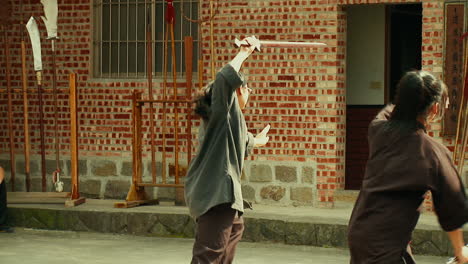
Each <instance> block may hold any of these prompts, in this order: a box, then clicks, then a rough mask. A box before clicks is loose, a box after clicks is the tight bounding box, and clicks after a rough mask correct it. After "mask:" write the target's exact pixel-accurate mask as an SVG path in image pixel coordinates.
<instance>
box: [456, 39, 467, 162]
mask: <svg viewBox="0 0 468 264" xmlns="http://www.w3.org/2000/svg"><path fill="white" fill-rule="evenodd" d="M465 54H467V55H468V45H465ZM464 65H465V68H464V69H465V72H464V74H465V76H464V80H465V82H464V86H465V88H466V87H468V74H467V70H468V58H467V59H465V64H464ZM467 96H468V95H467ZM464 101H465V89H463V90H462V93H461V100H460V107H459V109H458V118H457V120H458V123H457V132H456V136H455V148H454V150H453V160H454V161H457V159H458V150H459V147H460V144H458V142H459V140H460V132H461V131H462V129H463V125H462V122H461V120H463V105H464V104H463V103H464Z"/></svg>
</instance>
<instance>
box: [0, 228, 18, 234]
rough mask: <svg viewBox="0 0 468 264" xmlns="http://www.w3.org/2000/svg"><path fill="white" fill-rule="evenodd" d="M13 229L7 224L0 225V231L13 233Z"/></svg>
mask: <svg viewBox="0 0 468 264" xmlns="http://www.w3.org/2000/svg"><path fill="white" fill-rule="evenodd" d="M14 232H15V229H13V228H12V227H9V226H0V233H14Z"/></svg>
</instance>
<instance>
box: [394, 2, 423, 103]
mask: <svg viewBox="0 0 468 264" xmlns="http://www.w3.org/2000/svg"><path fill="white" fill-rule="evenodd" d="M387 26H388V31H387V34H388V36H387V41H388V42H387V43H388V44H389V45H388V49H387V63H388V64H387V65H388V71H387V74H388V76H389V79H388V80H389V82H388V86H387V99H388V100H386V101H387V102H392V101H393V98H394V96H395V92H396V86H397V84H398V80H400V78H401V77H402V76H403V74H405V73H406V72H407V71H411V70H420V69H421V61H422V60H421V52H422V51H421V42H422V4H401V5H389V6H387Z"/></svg>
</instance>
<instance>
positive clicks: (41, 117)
mask: <svg viewBox="0 0 468 264" xmlns="http://www.w3.org/2000/svg"><path fill="white" fill-rule="evenodd" d="M36 78H37V95H38V98H39V133H40V140H41V173H42V181H41V183H42V191H43V192H46V191H47V180H46V156H45V139H44V113H43V109H44V107H43V102H42V71H37V72H36Z"/></svg>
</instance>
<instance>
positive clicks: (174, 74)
mask: <svg viewBox="0 0 468 264" xmlns="http://www.w3.org/2000/svg"><path fill="white" fill-rule="evenodd" d="M170 26H171V52H172V86H173V93H174V100H177V64H176V63H177V62H176V51H175V39H174V23H171V24H170ZM174 130H175V133H174V136H175V146H174V148H175V153H174V160H175V161H174V169H175V179H176V183H178V181H179V132H178V130H179V113H178V105H177V104H175V103H174Z"/></svg>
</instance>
